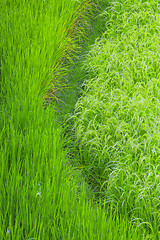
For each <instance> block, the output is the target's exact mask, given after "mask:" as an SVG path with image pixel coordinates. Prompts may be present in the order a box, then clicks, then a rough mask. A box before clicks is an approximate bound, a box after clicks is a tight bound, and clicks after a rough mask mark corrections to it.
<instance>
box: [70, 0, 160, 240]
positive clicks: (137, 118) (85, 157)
mask: <svg viewBox="0 0 160 240" xmlns="http://www.w3.org/2000/svg"><path fill="white" fill-rule="evenodd" d="M159 10H160V9H159V4H158V1H150V2H147V1H131V0H128V1H125V2H124V1H119V2H116V1H110V6H109V7H108V8H106V10H105V11H104V12H103V14H102V15H103V16H105V18H106V28H107V30H106V31H105V33H104V34H102V36H101V38H99V39H97V41H96V42H95V44H94V45H93V47H92V49H91V50H90V51H89V52H88V54H87V56H86V60H85V62H84V64H83V68H84V69H85V77H86V78H87V80H85V82H84V92H83V95H82V96H81V98H80V99H79V100H78V101H77V103H76V107H75V114H74V119H75V126H74V129H75V140H76V145H77V147H78V149H79V152H80V153H81V164H83V165H85V166H86V167H85V168H87V169H88V171H87V172H86V174H88V177H89V179H91V178H92V187H93V188H94V190H95V191H97V193H98V194H100V196H103V197H105V198H106V199H107V201H108V203H111V202H112V203H115V205H116V206H117V204H118V209H119V213H121V214H123V215H124V216H128V218H129V219H130V220H131V221H133V222H136V221H137V222H138V223H136V225H137V226H141V227H142V228H143V229H146V234H145V236H149V234H151V236H152V237H155V238H156V236H157V239H158V235H159V233H160V225H159V222H160V209H159V206H160V186H159V183H160V165H159V153H160V148H159V135H160V131H159V123H160V117H159V116H160V115H159V110H160V102H159V101H160V85H159V76H160V71H159V64H160V61H159V59H160V52H159V49H160V40H159V32H160V25H159V19H160V15H159Z"/></svg>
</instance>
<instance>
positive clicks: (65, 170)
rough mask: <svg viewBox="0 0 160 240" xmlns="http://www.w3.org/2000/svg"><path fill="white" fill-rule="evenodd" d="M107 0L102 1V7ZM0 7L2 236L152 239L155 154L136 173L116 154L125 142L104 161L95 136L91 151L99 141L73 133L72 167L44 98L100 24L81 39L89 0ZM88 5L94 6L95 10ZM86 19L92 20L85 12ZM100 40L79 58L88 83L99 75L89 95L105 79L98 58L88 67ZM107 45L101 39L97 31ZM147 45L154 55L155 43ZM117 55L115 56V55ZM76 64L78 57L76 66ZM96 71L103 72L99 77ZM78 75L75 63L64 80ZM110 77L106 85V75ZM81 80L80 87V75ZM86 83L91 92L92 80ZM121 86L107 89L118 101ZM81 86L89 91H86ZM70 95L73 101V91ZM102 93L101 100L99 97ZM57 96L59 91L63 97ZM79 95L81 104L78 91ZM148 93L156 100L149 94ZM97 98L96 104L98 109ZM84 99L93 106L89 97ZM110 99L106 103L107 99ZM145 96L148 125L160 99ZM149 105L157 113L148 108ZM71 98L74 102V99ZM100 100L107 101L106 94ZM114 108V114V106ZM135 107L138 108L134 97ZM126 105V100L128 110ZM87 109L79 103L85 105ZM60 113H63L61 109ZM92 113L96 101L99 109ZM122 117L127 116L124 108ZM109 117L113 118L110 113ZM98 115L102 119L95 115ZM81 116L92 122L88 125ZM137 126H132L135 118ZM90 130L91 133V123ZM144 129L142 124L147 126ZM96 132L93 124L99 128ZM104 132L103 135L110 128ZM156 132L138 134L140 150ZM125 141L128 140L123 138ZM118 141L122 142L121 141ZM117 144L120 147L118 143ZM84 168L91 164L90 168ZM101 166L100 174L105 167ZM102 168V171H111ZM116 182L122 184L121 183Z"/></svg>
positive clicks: (155, 232) (156, 183)
mask: <svg viewBox="0 0 160 240" xmlns="http://www.w3.org/2000/svg"><path fill="white" fill-rule="evenodd" d="M99 3H100V4H101V5H102V6H103V5H104V6H103V7H106V6H105V3H104V2H103V1H99ZM109 4H110V3H109ZM109 4H108V3H107V6H109ZM0 7H1V15H0V19H1V31H0V38H1V43H2V44H1V47H0V56H1V57H0V60H1V65H0V66H1V72H0V74H1V75H0V77H1V79H0V129H1V131H0V143H1V145H0V156H1V157H0V239H12V240H13V239H18V240H19V239H28V240H29V239H57V240H59V239H64V240H67V239H68V240H71V239H72V240H73V239H75V240H85V239H86V240H89V239H90V240H94V239H95V240H97V239H99V240H103V239H104V240H108V239H109V240H117V239H122V240H125V239H126V240H129V239H137V240H144V239H158V231H159V228H158V227H159V226H158V224H159V222H158V217H159V215H158V214H159V212H158V210H159V209H158V207H159V165H158V156H155V157H154V158H153V157H152V154H151V153H150V155H147V156H148V158H147V157H145V156H146V155H144V158H142V159H141V162H140V169H139V171H138V170H137V169H138V168H137V164H138V163H137V161H136V158H134V161H133V164H131V162H129V161H130V157H129V156H128V155H127V159H126V160H128V162H127V161H126V160H124V157H125V156H126V155H125V151H126V150H125V147H124V149H123V146H121V147H122V150H123V151H124V153H123V154H122V158H121V161H119V157H118V156H119V155H118V154H117V155H116V153H115V152H116V151H114V149H113V151H112V152H111V154H112V155H113V157H114V156H115V157H117V159H116V158H115V161H113V163H112V162H111V160H110V161H107V158H105V157H106V154H105V153H103V152H101V150H100V149H99V145H98V144H99V143H98V142H97V146H98V152H96V151H97V149H96V148H95V147H94V145H93V141H92V140H94V138H91V139H90V143H91V145H89V143H88V140H87V141H86V143H87V144H88V145H87V144H86V143H85V141H84V140H85V139H84V136H83V138H82V140H81V137H80V138H78V137H79V136H78V135H77V141H79V143H78V144H79V150H80V153H82V154H81V155H80V156H81V158H82V161H83V165H82V166H80V167H77V166H76V167H74V166H73V165H72V164H71V163H73V162H76V161H77V158H78V157H79V153H78V154H77V156H76V155H72V161H71V159H70V158H69V156H70V155H71V151H70V147H69V146H70V145H73V143H72V142H70V141H71V140H70V139H66V136H65V134H66V133H65V132H64V129H62V126H61V125H60V124H59V123H57V122H58V121H59V119H57V118H58V113H57V112H56V107H55V104H57V103H56V102H53V101H51V99H52V98H56V97H57V96H58V97H61V95H60V94H57V91H59V88H60V89H61V88H62V87H63V86H64V85H65V82H64V81H63V80H64V76H66V75H65V74H66V73H68V72H67V66H68V65H69V62H70V63H73V60H74V58H73V56H74V55H73V53H74V52H75V51H77V47H78V45H77V44H78V43H79V44H81V45H82V46H83V45H84V44H87V41H88V43H89V44H91V45H92V44H93V42H94V41H93V40H94V38H96V37H98V36H99V34H100V33H101V31H102V29H103V26H104V23H103V21H102V20H100V19H99V21H97V22H96V24H94V23H93V24H94V27H91V32H92V37H90V38H89V36H88V40H87V39H84V38H83V39H82V36H83V35H84V34H85V31H86V32H87V31H88V29H89V28H90V24H89V22H88V21H89V20H88V17H89V16H90V17H91V14H93V13H95V12H94V9H93V6H92V8H90V2H89V1H84V0H83V1H76V0H72V1H65V0H61V1H59V0H54V1H51V0H45V1H43V0H42V1H41V0H38V1H35V0H33V1H28V0H21V1H20V0H16V1H8V0H4V1H3V2H2V3H1V4H0ZM91 9H93V13H92V11H91ZM124 9H125V8H124ZM118 11H119V10H118ZM112 12H113V11H110V10H109V9H107V10H106V11H105V12H104V14H103V18H102V19H108V18H107V14H109V13H110V14H111V16H108V17H109V19H112V18H111V17H112V14H113V13H112ZM120 15H121V14H120ZM116 16H117V15H116V14H115V16H114V17H115V18H116ZM122 16H123V15H122ZM92 18H93V15H92ZM93 21H96V20H95V19H94V18H93ZM157 21H158V20H157ZM114 22H115V21H114ZM101 24H102V25H101ZM109 24H110V23H108V25H109ZM114 24H116V22H115V23H114ZM87 26H88V28H87ZM100 27H101V28H102V29H101V30H100ZM151 27H152V25H151ZM153 28H154V27H153ZM106 34H107V32H106V33H105V35H104V38H106ZM108 36H109V35H108ZM102 42H103V41H102ZM102 42H101V41H99V43H97V44H96V45H95V46H94V47H93V46H91V47H90V48H91V51H90V53H89V55H88V57H87V59H88V61H89V64H88V63H87V60H86V64H87V66H93V68H92V67H90V68H89V69H88V68H87V67H86V66H85V69H86V70H85V71H86V72H87V78H89V82H90V83H93V86H96V80H97V79H101V80H100V81H99V87H97V88H96V90H97V93H98V91H101V88H100V86H101V85H100V83H101V84H105V82H106V84H108V83H107V81H103V80H104V76H103V71H104V72H105V68H104V65H103V64H102V62H101V64H100V65H101V67H100V68H99V70H96V66H97V67H98V66H99V65H98V64H97V63H96V65H95V66H94V56H95V59H98V58H99V57H97V50H96V47H98V46H99V48H98V49H99V50H101V53H102V55H103V51H102V50H103V49H102V48H101V47H102V46H101V43H102ZM127 42H128V40H127ZM105 44H106V40H105V39H104V45H105ZM154 44H155V42H154ZM154 44H153V45H154ZM102 45H103V44H102ZM92 48H93V50H92ZM107 49H108V48H107ZM113 49H114V45H113ZM99 50H98V51H99ZM92 51H93V52H92ZM120 52H123V51H120ZM151 52H152V53H153V51H151ZM84 54H85V52H84ZM92 54H93V55H92ZM104 56H105V58H106V56H107V55H106V50H105V54H104ZM90 57H91V58H90ZM82 59H83V57H82ZM116 59H117V62H118V58H116ZM157 59H158V55H157ZM92 61H93V62H92ZM98 61H99V60H98ZM105 62H106V61H104V64H105ZM111 65H112V64H111ZM80 66H81V65H80V63H79V64H78V67H80ZM112 66H113V65H112ZM157 66H158V65H157ZM83 67H84V66H83ZM95 70H96V71H95ZM76 71H77V69H76ZM98 71H102V74H101V77H100V75H99V72H98ZM78 73H79V75H78ZM74 74H75V75H74ZM82 75H83V76H82ZM75 76H76V78H75ZM81 76H82V78H86V75H84V74H83V71H79V72H78V71H77V73H76V72H75V70H74V72H73V75H72V80H71V81H72V82H71V85H73V86H75V89H76V87H77V86H76V82H78V81H77V80H78V79H79V78H81ZM97 76H98V78H97ZM74 78H75V79H74ZM91 79H92V81H91ZM155 79H156V76H155ZM73 80H74V81H73ZM146 82H147V81H146ZM155 83H156V84H157V85H155V89H156V91H157V94H158V88H157V86H158V81H157V82H155ZM78 84H79V82H78ZM110 84H112V83H111V81H110ZM85 85H86V89H87V82H86V83H85ZM128 85H129V84H128ZM88 86H89V85H88ZM133 86H134V84H133ZM147 86H150V88H149V87H148V88H147V87H146V88H145V91H146V93H145V92H144V96H143V97H144V98H145V99H146V98H147V93H151V94H152V91H151V90H152V84H151V83H150V85H147ZM142 87H143V86H142ZM111 89H112V88H109V85H108V86H107V88H106V90H107V91H106V95H107V94H109V93H110V90H111ZM119 89H120V88H119ZM135 89H136V88H135ZM79 90H80V89H79ZM90 90H91V91H90ZM90 90H89V91H90V92H92V87H91V85H90ZM113 90H114V89H113ZM140 90H141V88H137V90H135V93H137V94H139V93H142V91H140ZM125 91H126V92H125V93H126V98H125V97H123V94H122V95H118V91H117V92H116V91H115V92H114V93H113V94H115V95H114V96H115V97H114V98H116V97H117V100H116V101H117V102H118V104H119V97H120V96H121V97H122V100H123V99H124V100H123V101H128V99H129V97H128V95H127V94H128V91H127V87H126V88H125ZM136 91H137V92H136ZM147 91H148V92H147ZM149 91H150V92H149ZM70 93H71V92H70ZM85 94H86V96H87V94H88V93H87V92H86V93H85ZM116 94H117V95H116ZM69 95H71V94H68V96H69ZM99 95H101V93H99ZM136 96H137V95H136ZM138 96H139V95H138ZM71 97H72V99H73V100H74V101H75V98H76V93H75V94H73V96H71ZM99 97H100V96H99ZM70 99H71V98H70ZM85 99H86V98H85ZM93 99H94V97H93ZM106 99H108V98H106ZM106 99H104V100H105V101H106ZM126 99H127V100H126ZM137 99H139V98H137ZM62 100H64V99H63V98H62ZM81 100H82V102H83V97H82V98H81ZM81 100H79V101H78V103H77V110H78V109H80V108H78V104H79V103H80V101H81ZM154 100H155V101H156V99H154ZM74 101H73V102H74ZM105 101H104V105H103V106H105V108H106V105H105V104H106V103H105ZM136 101H138V100H136ZM97 102H99V99H97ZM49 103H50V104H49ZM92 103H93V104H94V101H92ZM114 103H115V102H114V101H113V105H114ZM131 103H132V102H130V103H129V104H131ZM87 104H88V103H87ZM147 104H150V105H147V106H148V108H146V109H144V108H143V107H142V105H140V106H141V107H142V111H141V112H142V113H143V111H144V116H145V114H146V112H145V111H147V114H148V112H149V114H150V115H149V116H151V117H150V118H148V122H147V123H148V124H150V125H149V127H150V128H151V126H152V125H153V123H155V122H154V117H157V118H158V116H157V115H156V114H158V105H156V104H157V103H156V104H155V105H154V104H152V101H149V98H148V102H147ZM71 105H72V104H71ZM71 105H69V103H68V106H69V107H70V109H72V108H73V105H72V106H71ZM122 105H123V104H122ZM153 105H154V107H155V108H154V109H155V112H153V111H152V110H153ZM64 106H66V105H64ZM79 106H82V104H80V105H79ZM93 106H94V105H93ZM107 106H109V105H108V102H107ZM115 106H116V108H115V112H116V109H119V105H115ZM127 106H128V105H127ZM131 107H132V104H131ZM67 108H68V107H67V106H66V112H67V115H66V116H63V117H64V119H65V118H68V117H69V116H70V115H71V114H70V113H69V111H68V110H69V109H67ZM82 109H83V108H82ZM108 109H109V107H108ZM111 109H112V108H111ZM126 109H127V108H126ZM129 109H130V108H129ZM133 109H136V105H135V107H134V108H133ZM133 109H132V108H131V111H133ZM77 110H76V111H77ZM89 110H90V109H89ZM93 110H94V109H93ZM102 110H103V108H102ZM87 111H88V109H87V108H86V113H87ZM127 111H129V110H127ZM61 112H63V111H62V109H61ZM64 112H65V111H64ZM99 112H100V111H99V110H98V108H97V107H96V114H97V116H98V114H99ZM104 112H105V111H104ZM133 113H134V111H133ZM62 114H64V113H62ZM138 114H139V111H138V110H137V116H139V115H138ZM89 116H90V117H91V119H90V120H91V121H90V120H89V121H88V119H87V118H86V119H85V124H84V126H85V127H87V126H89V127H91V128H92V127H93V126H92V122H93V121H92V116H91V115H90V114H89ZM127 116H128V117H129V116H130V113H128V115H127ZM85 117H86V116H85ZM104 117H105V115H104ZM113 117H114V118H116V117H115V116H114V114H113ZM123 117H124V116H123V115H122V118H123ZM128 117H127V118H128ZM144 118H145V117H144ZM99 119H100V121H101V116H100V115H99ZM106 119H107V121H108V124H109V122H110V120H111V119H109V118H108V117H107V116H106ZM149 119H150V121H149ZM82 120H83V118H82V119H81V124H82V125H79V123H80V121H79V120H78V118H77V121H76V123H77V127H78V128H77V129H80V128H79V126H80V127H84V126H83V121H82ZM124 120H125V118H124ZM124 120H123V121H124ZM136 120H137V118H135V119H133V126H134V122H135V121H136ZM87 121H88V122H87ZM96 121H97V119H96V118H95V122H96ZM126 121H127V120H126ZM137 121H138V120H137ZM128 122H129V119H128ZM88 123H90V124H89V125H88ZM98 124H99V123H98ZM137 124H138V125H137V126H138V127H139V122H138V123H137ZM112 125H113V126H114V127H115V128H116V126H117V125H116V121H115V122H113V124H111V127H112ZM128 125H129V123H128ZM128 125H122V127H124V126H125V129H127V130H126V132H127V133H128V132H129V130H128V128H129V127H128V128H127V126H128ZM120 126H121V125H120ZM120 126H119V127H120ZM145 126H148V125H145ZM89 127H88V128H86V129H83V130H85V131H84V132H81V136H82V135H83V134H84V133H85V134H87V131H88V130H89V131H90V129H89ZM131 127H132V126H131ZM149 127H148V128H149ZM157 129H158V125H156V124H155V131H157ZM92 130H93V132H94V130H95V129H92ZM96 130H98V129H96ZM133 130H134V128H133ZM140 130H141V129H140ZM143 130H145V131H146V132H147V128H144V129H143ZM151 130H152V128H151ZM103 131H104V130H103V129H102V132H103ZM147 133H148V132H147ZM98 134H99V133H98V131H97V136H98ZM107 134H108V132H107ZM107 134H106V136H108V135H107ZM111 134H113V132H111ZM117 134H119V135H120V136H119V135H118V136H116V138H115V136H114V135H113V140H114V141H115V143H116V139H118V141H120V139H121V134H122V135H123V131H121V129H120V130H119V132H117ZM141 135H142V136H141V137H142V146H143V147H144V146H145V145H144V144H143V135H145V133H144V134H141ZM131 136H132V134H131ZM133 136H134V135H133ZM146 136H148V135H146ZM87 137H88V136H87ZM86 139H87V138H86ZM104 139H105V138H104ZM135 139H136V137H135ZM147 139H148V138H147ZM154 139H155V140H154V141H153V139H152V138H150V141H149V142H148V141H147V142H146V149H145V151H146V152H145V151H144V154H148V152H147V151H148V150H147V149H150V152H152V147H151V146H155V151H157V149H158V133H157V135H155V136H154ZM131 140H132V139H131ZM131 140H130V142H131V143H132V141H131ZM133 140H134V139H133ZM138 140H139V139H138ZM83 141H84V142H83ZM125 141H126V142H127V136H126V140H125ZM125 141H124V143H123V144H126V142H125ZM156 141H157V142H156ZM130 142H128V145H127V146H128V150H127V151H128V152H129V153H131V152H133V153H134V151H132V149H130V146H133V149H134V146H135V142H134V141H133V143H132V145H130ZM104 143H105V142H104V141H103V144H104ZM120 143H121V145H122V142H120ZM155 143H156V144H155ZM107 146H108V145H107ZM110 146H111V147H112V143H110ZM138 146H139V145H138ZM91 149H92V150H91ZM123 151H122V152H123ZM138 151H139V149H138V148H137V152H136V154H137V155H136V156H137V158H138V156H139V155H138V154H139V152H138ZM97 153H98V154H99V153H101V154H102V153H103V154H102V156H103V158H104V161H103V162H104V163H103V164H101V161H100V160H101V159H102V156H101V155H99V156H98V155H97V158H95V156H96V154H97ZM153 153H154V152H153ZM91 159H92V161H91ZM78 160H79V159H78ZM122 160H124V161H122ZM84 161H85V164H84ZM105 163H106V164H107V165H106V164H105ZM144 163H145V166H144ZM104 166H105V169H104ZM124 166H125V167H124ZM84 169H85V173H86V176H87V175H88V177H89V179H90V181H89V184H88V183H87V182H86V181H85V180H86V177H84ZM88 169H90V170H89V171H88ZM122 170H123V171H122ZM133 170H135V174H134V175H133V176H132V171H133ZM136 170H137V171H136ZM101 172H103V175H102V174H101ZM148 173H149V174H148ZM99 174H101V176H99ZM125 174H126V175H125ZM102 176H103V177H102ZM106 176H107V177H108V176H109V178H107V177H106ZM126 176H127V177H126ZM133 180H134V184H135V187H134V188H133V191H137V190H138V191H139V192H137V193H136V194H137V195H136V194H134V192H133V193H132V192H131V187H132V186H133ZM144 180H145V181H144ZM91 183H94V184H91ZM128 183H129V184H128ZM108 186H109V187H108ZM124 186H125V190H124V191H122V189H123V187H124ZM93 190H94V192H93ZM97 190H98V191H100V192H101V194H99V198H98V197H97V196H95V193H97ZM151 190H154V191H153V192H152V191H151ZM128 193H129V194H128ZM127 194H128V195H127ZM117 199H118V200H119V201H117ZM122 199H123V200H124V201H122ZM123 204H124V205H123ZM122 206H123V207H122ZM132 207H137V209H134V208H133V209H132ZM133 215H134V217H133Z"/></svg>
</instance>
